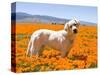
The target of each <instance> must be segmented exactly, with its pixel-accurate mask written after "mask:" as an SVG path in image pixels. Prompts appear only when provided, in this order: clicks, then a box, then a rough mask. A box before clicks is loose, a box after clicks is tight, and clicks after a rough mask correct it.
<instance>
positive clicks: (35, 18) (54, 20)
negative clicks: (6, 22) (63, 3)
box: [11, 12, 96, 25]
mask: <svg viewBox="0 0 100 75" xmlns="http://www.w3.org/2000/svg"><path fill="white" fill-rule="evenodd" d="M15 17H16V18H15ZM11 20H12V21H15V20H16V22H32V23H51V24H65V22H68V21H69V20H70V19H64V18H58V17H53V16H47V15H31V14H28V13H23V12H17V13H11ZM80 23H81V24H82V25H96V23H91V22H86V21H80Z"/></svg>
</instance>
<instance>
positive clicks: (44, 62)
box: [16, 23, 98, 72]
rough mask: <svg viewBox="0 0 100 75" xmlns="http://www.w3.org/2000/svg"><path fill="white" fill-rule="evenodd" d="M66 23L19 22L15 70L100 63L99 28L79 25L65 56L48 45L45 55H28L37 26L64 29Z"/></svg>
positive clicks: (55, 68) (68, 68) (88, 66)
mask: <svg viewBox="0 0 100 75" xmlns="http://www.w3.org/2000/svg"><path fill="white" fill-rule="evenodd" d="M63 28H64V25H51V24H34V23H17V25H16V72H37V71H55V70H73V69H88V68H96V67H97V61H98V60H97V28H96V26H80V27H79V33H78V34H77V37H76V39H75V41H74V45H73V47H72V49H71V51H70V52H69V54H68V56H66V57H65V58H60V57H59V55H60V51H58V50H54V49H52V48H49V47H48V46H46V47H45V48H44V51H43V53H42V56H41V57H39V58H38V59H35V56H34V55H33V56H32V57H27V56H26V55H25V54H26V50H27V46H28V42H29V40H30V36H31V34H32V33H33V32H34V31H36V30H38V29H51V30H56V31H57V30H61V29H63Z"/></svg>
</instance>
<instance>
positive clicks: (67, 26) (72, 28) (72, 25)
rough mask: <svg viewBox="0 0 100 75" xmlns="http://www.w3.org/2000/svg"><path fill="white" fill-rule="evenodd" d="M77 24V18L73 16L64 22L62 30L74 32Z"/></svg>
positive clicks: (76, 29)
mask: <svg viewBox="0 0 100 75" xmlns="http://www.w3.org/2000/svg"><path fill="white" fill-rule="evenodd" d="M79 25H80V22H79V20H77V19H75V18H74V19H72V20H70V21H69V22H67V23H66V24H65V26H64V30H66V31H68V32H70V33H74V34H76V33H78V27H79Z"/></svg>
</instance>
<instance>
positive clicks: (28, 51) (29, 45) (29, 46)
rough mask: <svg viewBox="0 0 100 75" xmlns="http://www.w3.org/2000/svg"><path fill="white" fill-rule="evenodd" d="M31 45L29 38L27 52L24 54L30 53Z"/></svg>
mask: <svg viewBox="0 0 100 75" xmlns="http://www.w3.org/2000/svg"><path fill="white" fill-rule="evenodd" d="M31 46H32V42H31V40H30V41H29V44H28V48H27V52H26V56H28V55H29V54H30V49H31Z"/></svg>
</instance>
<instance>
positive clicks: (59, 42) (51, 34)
mask: <svg viewBox="0 0 100 75" xmlns="http://www.w3.org/2000/svg"><path fill="white" fill-rule="evenodd" d="M79 25H80V22H79V20H77V19H73V20H70V21H69V22H67V23H65V26H64V29H63V30H59V31H53V30H48V29H40V30H37V31H35V32H34V33H33V34H32V36H31V39H30V41H29V44H28V49H27V55H29V56H32V55H33V54H34V55H39V56H40V55H41V53H42V51H43V50H42V47H43V46H44V45H48V46H49V47H51V48H53V49H56V50H60V51H61V57H65V56H67V54H68V53H69V51H70V49H71V47H72V45H73V41H74V39H75V36H76V33H77V32H78V27H79Z"/></svg>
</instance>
